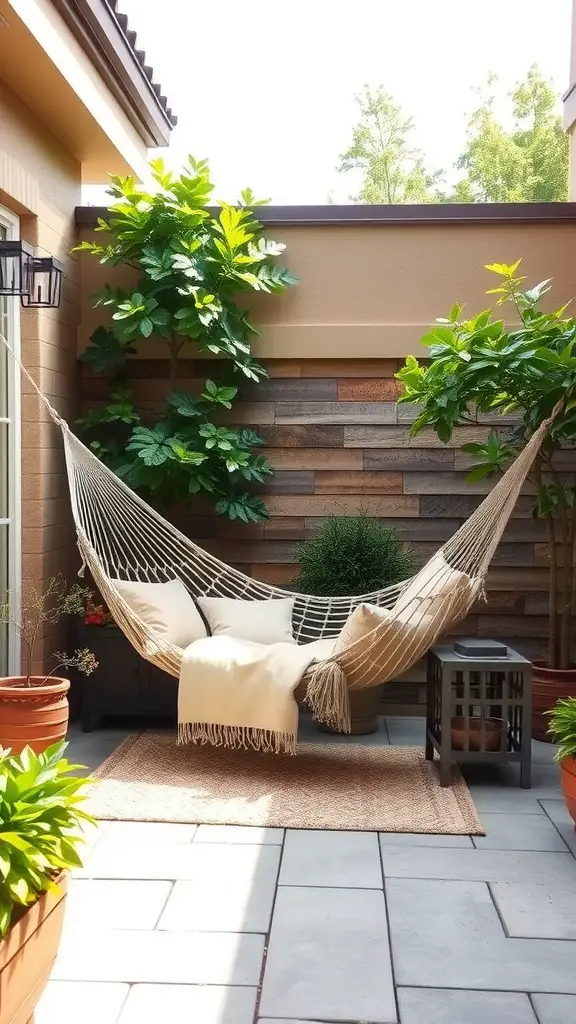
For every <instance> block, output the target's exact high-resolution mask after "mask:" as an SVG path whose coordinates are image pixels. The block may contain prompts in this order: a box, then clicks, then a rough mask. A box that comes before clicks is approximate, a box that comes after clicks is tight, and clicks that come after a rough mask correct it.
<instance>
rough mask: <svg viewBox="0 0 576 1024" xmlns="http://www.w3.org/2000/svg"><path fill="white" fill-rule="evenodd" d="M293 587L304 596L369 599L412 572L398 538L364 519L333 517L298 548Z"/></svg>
mask: <svg viewBox="0 0 576 1024" xmlns="http://www.w3.org/2000/svg"><path fill="white" fill-rule="evenodd" d="M298 560H299V562H300V572H299V574H298V576H297V578H296V580H295V586H296V587H297V589H298V590H299V591H300V592H301V593H304V594H314V595H316V596H318V597H333V596H337V595H338V594H350V595H358V594H369V593H371V592H372V591H373V590H379V589H381V588H382V587H387V586H392V584H394V583H399V582H400V581H401V580H404V579H407V578H409V577H410V576H412V575H413V574H414V572H415V571H416V560H415V557H414V554H413V552H412V551H410V550H405V549H404V548H402V545H401V542H400V540H399V538H398V534H397V533H396V531H395V530H391V529H389V528H387V527H385V526H382V525H381V524H380V522H379V521H378V520H377V519H370V518H369V517H368V516H364V515H362V516H333V517H331V518H330V519H327V520H326V522H325V523H323V525H322V526H321V527H320V529H319V530H318V532H317V533H316V534H315V536H313V537H311V538H310V539H309V540H307V541H305V542H304V543H303V544H301V545H300V547H299V550H298Z"/></svg>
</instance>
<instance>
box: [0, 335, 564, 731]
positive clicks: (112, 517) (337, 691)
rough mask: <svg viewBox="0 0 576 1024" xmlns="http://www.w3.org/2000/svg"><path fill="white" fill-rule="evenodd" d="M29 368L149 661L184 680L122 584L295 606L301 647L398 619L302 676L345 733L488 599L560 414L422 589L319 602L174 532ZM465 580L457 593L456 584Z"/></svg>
mask: <svg viewBox="0 0 576 1024" xmlns="http://www.w3.org/2000/svg"><path fill="white" fill-rule="evenodd" d="M0 338H1V335H0ZM2 340H3V339H2ZM7 347H8V346H7ZM9 351H11V350H10V349H9ZM20 365H21V369H22V370H23V372H24V373H25V375H26V376H27V377H28V379H29V380H30V383H31V384H32V386H33V387H34V389H35V391H36V392H37V393H38V395H39V397H40V398H41V400H42V402H43V403H44V405H45V406H46V408H47V410H48V412H49V414H50V416H51V417H52V419H53V420H54V422H55V423H56V424H57V425H58V426H59V427H60V429H61V431H62V435H63V440H64V449H65V455H66V466H67V473H68V481H69V486H70V498H71V504H72V513H73V517H74V522H75V526H76V532H77V536H78V547H79V550H80V553H81V555H82V558H83V561H84V564H85V565H86V566H87V567H88V568H89V569H90V572H91V574H92V576H93V579H94V582H95V583H96V585H97V586H98V588H99V590H100V592H101V594H102V597H103V598H104V599H105V601H106V603H107V605H108V607H109V609H110V611H111V613H112V615H113V617H114V619H115V621H116V623H117V624H118V626H119V627H120V629H121V630H122V631H123V632H124V634H125V635H126V637H127V638H128V640H129V641H130V643H131V644H132V645H133V646H134V647H135V649H136V650H137V651H138V652H139V654H141V655H142V657H143V658H145V659H146V660H148V661H150V662H152V663H153V664H154V665H156V666H157V667H158V668H160V669H163V670H164V671H165V672H168V673H169V674H170V675H172V676H174V677H176V678H179V674H180V666H181V662H182V655H183V651H182V649H181V648H178V647H176V646H174V644H172V643H170V642H168V641H167V640H166V639H165V638H164V637H163V636H161V635H160V634H158V633H157V632H155V631H154V630H153V629H151V628H150V626H148V625H147V624H146V623H145V622H144V621H142V619H140V618H138V617H137V616H136V615H135V613H134V611H133V610H132V609H131V608H130V606H129V605H128V604H127V603H126V601H125V600H124V598H123V597H122V596H121V595H120V593H119V592H118V590H117V589H116V588H115V586H114V583H113V580H114V579H120V580H132V581H139V582H142V583H146V582H148V583H163V582H167V581H169V580H174V579H179V580H181V581H182V583H183V584H184V585H185V586H186V587H187V589H188V590H189V592H190V593H191V594H192V596H195V597H198V596H206V597H228V598H230V597H231V598H236V599H240V600H245V601H261V600H270V599H271V598H282V597H284V598H286V597H290V598H293V599H294V613H293V629H294V636H295V638H296V640H297V642H298V643H301V644H303V643H309V642H311V641H314V640H318V639H322V638H327V637H337V636H338V634H339V633H340V631H341V630H342V628H343V627H344V625H345V624H346V621H347V619H348V617H349V615H350V614H351V612H352V611H353V609H354V608H355V607H356V606H357V605H359V604H361V603H364V602H365V603H369V604H372V605H377V606H378V607H380V608H382V609H390V610H391V611H390V613H389V614H388V615H384V616H383V617H382V621H381V622H379V624H378V625H377V626H376V627H375V628H374V629H373V630H372V631H371V632H369V633H368V634H367V635H365V636H364V637H363V638H362V639H360V640H358V641H357V642H355V643H352V644H350V645H349V646H347V647H346V648H345V649H344V650H341V651H339V653H338V654H333V655H331V656H330V657H329V658H326V659H325V660H323V661H321V662H319V663H314V664H312V665H311V666H310V668H309V669H308V671H307V673H306V675H305V676H304V678H303V681H302V684H301V687H300V688H299V689H300V692H301V693H304V692H305V695H306V701H307V703H308V705H309V706H310V708H311V710H312V711H313V713H314V714H315V716H316V717H317V718H318V719H319V720H320V721H324V722H327V723H328V724H329V725H332V726H333V727H334V728H337V729H339V730H341V731H349V729H350V705H349V692H350V691H354V690H359V689H363V688H365V687H368V686H376V685H378V684H380V683H386V682H388V681H390V680H392V679H394V678H395V677H397V676H399V675H401V674H402V673H403V672H405V671H407V669H409V668H410V667H411V666H412V665H414V664H415V662H417V661H418V660H419V659H420V658H421V657H422V656H423V655H424V654H425V653H426V652H427V650H428V649H429V648H430V647H431V646H433V645H434V644H435V643H436V642H437V640H438V639H439V638H440V637H441V636H442V635H443V634H445V633H447V632H448V631H449V630H450V628H451V627H452V626H453V625H454V624H455V623H456V622H458V621H459V620H460V619H463V618H464V617H465V616H466V614H467V613H468V611H469V609H470V607H471V606H472V604H473V603H474V601H476V600H477V599H478V598H479V597H481V596H483V594H484V580H485V577H486V573H487V570H488V566H489V564H490V561H491V559H492V556H493V554H494V551H495V550H496V547H497V546H498V543H499V540H500V538H501V536H502V533H503V531H504V529H505V526H506V524H507V522H508V520H509V518H510V515H511V514H512V511H513V509H514V506H515V504H516V500H517V498H518V495H519V493H520V491H521V489H522V485H523V484H524V481H525V479H526V476H527V474H528V472H529V470H530V467H531V465H532V463H533V460H534V458H535V456H536V454H537V452H538V449H539V448H540V445H541V443H542V440H543V438H544V436H545V434H546V431H547V429H548V426H549V425H550V423H551V422H552V419H553V418H554V416H555V414H556V411H557V410H556V409H555V410H554V412H553V413H552V416H551V417H550V419H549V420H547V421H546V422H544V423H542V425H541V426H540V427H539V428H538V430H537V431H536V432H535V434H534V435H533V436H532V438H531V439H530V441H529V442H528V443H527V445H526V446H525V448H524V449H523V451H522V452H521V453H520V455H519V456H518V457H517V459H516V460H515V462H514V463H513V464H512V465H511V466H510V467H509V469H508V470H507V471H506V473H504V475H503V476H502V477H501V478H500V480H499V481H498V483H497V484H496V485H495V486H494V488H493V489H492V491H491V492H490V494H489V495H488V496H487V497H486V498H485V499H484V500H483V501H482V503H481V504H480V505H479V506H478V508H477V509H476V510H475V511H474V512H473V513H472V515H471V516H470V518H469V519H468V520H467V521H466V522H465V523H464V524H463V526H461V527H460V529H459V530H458V531H457V532H456V533H455V534H454V536H453V537H452V538H451V539H450V540H449V541H447V543H446V544H444V545H443V547H441V548H440V550H439V552H437V553H436V554H435V555H434V556H433V557H432V558H431V559H430V560H429V561H428V562H427V563H426V565H425V566H424V567H423V569H421V570H420V572H419V573H417V574H416V575H415V576H414V577H413V578H412V579H411V580H406V581H404V582H402V583H399V584H396V585H394V586H391V587H386V588H385V589H383V590H378V591H376V592H374V593H370V594H363V595H361V596H349V597H313V596H309V595H306V594H296V595H294V594H293V593H291V592H289V591H286V590H283V589H281V588H279V587H273V586H269V585H268V584H265V583H260V582H259V581H258V580H254V579H251V578H250V577H248V576H246V575H245V574H244V573H242V572H240V571H239V570H238V569H235V568H233V567H232V566H229V565H226V564H225V563H224V562H221V561H220V560H219V559H218V558H216V557H215V556H214V555H211V554H209V553H208V552H207V551H205V550H203V549H202V548H201V547H199V546H198V545H197V544H195V543H194V542H193V541H192V540H190V539H189V538H188V537H186V536H185V535H184V534H183V533H181V532H180V531H179V530H178V529H176V527H174V526H173V525H172V524H171V523H169V522H167V520H165V519H164V518H163V517H162V516H161V515H160V514H159V513H158V512H156V511H155V509H153V508H151V507H150V506H149V505H148V504H147V503H146V502H145V501H143V500H142V498H140V497H139V496H138V495H137V494H135V493H134V492H133V491H132V490H131V489H130V488H129V487H128V486H127V485H126V484H125V483H124V482H123V481H122V480H120V479H119V478H118V477H117V476H116V475H115V474H114V473H113V472H112V471H111V470H110V469H108V467H107V466H105V465H104V464H103V463H102V462H101V461H100V460H99V459H98V458H97V457H96V456H95V455H94V454H93V453H92V452H91V451H90V450H89V449H88V448H87V447H86V446H85V445H84V444H83V443H82V442H81V441H80V440H79V439H78V438H77V437H76V436H75V435H74V434H73V433H72V431H71V430H70V427H69V426H68V424H67V423H66V422H65V421H64V420H63V419H62V418H61V417H60V416H59V414H58V413H57V412H56V410H55V409H54V408H53V407H52V406H51V404H50V403H49V401H48V399H47V398H46V396H45V395H44V394H43V393H42V392H41V391H40V389H39V388H38V386H37V385H36V383H35V382H34V380H33V379H32V377H30V374H28V372H27V370H26V369H25V368H24V367H23V366H22V364H20ZM461 574H462V575H461ZM455 578H457V581H458V585H456V586H453V585H451V584H452V583H454V580H455ZM462 582H464V583H465V586H462V585H461V584H462Z"/></svg>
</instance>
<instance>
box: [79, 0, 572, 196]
mask: <svg viewBox="0 0 576 1024" xmlns="http://www.w3.org/2000/svg"><path fill="white" fill-rule="evenodd" d="M571 6H572V4H571V0H546V2H545V0H351V2H350V0H346V2H345V0H287V2H285V3H281V2H277V0H276V2H275V0H209V2H208V3H204V4H203V3H198V2H197V0H121V3H120V9H121V10H122V11H124V12H125V13H126V14H127V15H128V18H129V22H130V27H131V28H133V29H134V30H135V31H136V32H137V33H138V47H139V48H141V49H144V50H145V51H146V57H147V62H148V63H149V64H152V65H153V67H154V76H155V80H156V81H157V82H160V83H161V85H162V90H163V92H164V93H165V94H166V95H167V96H168V98H169V102H170V104H171V105H172V108H173V109H174V111H175V112H176V113H177V114H178V119H179V121H178V127H177V128H176V129H175V131H174V132H173V139H172V144H171V147H170V150H171V152H170V155H169V157H168V159H169V162H170V163H171V164H174V165H175V166H176V167H177V166H178V165H179V164H180V162H181V160H182V158H183V157H184V156H185V155H186V154H187V153H188V152H192V153H193V154H194V155H195V156H197V157H207V158H208V159H209V161H210V166H211V170H212V179H213V180H214V182H215V184H216V186H217V188H216V196H217V197H221V198H223V199H227V200H229V201H230V200H234V199H235V198H236V196H237V194H238V192H239V190H240V189H241V188H243V187H245V186H246V185H250V186H251V187H252V188H253V190H254V192H255V193H256V194H257V195H258V196H261V197H268V198H270V199H271V200H272V201H273V202H274V203H324V202H326V200H327V196H328V194H329V193H332V195H333V199H334V201H336V202H346V201H347V200H348V195H349V193H350V191H353V189H354V183H353V181H352V180H351V178H350V176H346V175H341V174H338V173H337V172H336V170H335V167H336V165H337V163H338V157H339V154H340V153H341V152H342V151H343V150H344V149H345V148H346V146H347V145H348V144H349V141H350V135H351V128H352V126H353V124H354V123H355V121H356V120H357V113H356V110H357V108H356V106H355V103H354V93H355V92H357V91H358V90H359V89H361V87H362V86H363V84H364V83H369V84H371V85H374V86H377V85H379V84H382V85H383V86H384V88H385V89H386V90H387V91H388V92H391V93H392V94H393V96H394V97H395V99H396V101H397V102H399V103H400V104H401V105H402V107H403V108H404V110H405V112H406V114H410V115H412V116H413V117H414V120H415V123H416V127H417V135H415V137H414V141H415V143H416V144H417V145H419V146H420V147H421V148H422V149H423V150H424V151H425V153H426V156H427V162H428V163H429V164H430V165H431V166H436V167H438V166H441V167H444V168H446V169H448V170H449V169H450V167H451V165H453V163H454V160H455V159H456V158H457V156H458V154H459V152H460V151H461V149H462V146H463V141H464V137H465V126H466V118H467V114H468V113H469V112H470V110H471V108H472V106H473V103H474V97H473V96H472V94H471V91H470V87H471V86H473V85H480V84H482V83H483V82H484V81H485V80H486V77H487V75H488V72H489V71H490V70H492V71H494V72H496V73H497V74H498V75H499V76H500V77H501V79H502V84H503V87H504V88H505V89H506V91H508V90H509V89H510V88H512V86H513V85H514V82H515V81H516V80H517V79H518V78H520V77H523V75H524V74H525V72H526V70H527V68H528V66H529V65H530V64H531V63H532V62H536V63H538V64H539V66H540V68H541V69H542V71H543V72H544V74H545V75H546V76H547V77H550V78H553V80H554V84H555V86H556V88H557V90H558V92H559V93H560V92H563V91H564V90H565V89H566V88H567V87H568V85H569V80H568V79H569V60H570V56H569V50H570V13H571ZM90 201H94V199H92V197H91V200H90Z"/></svg>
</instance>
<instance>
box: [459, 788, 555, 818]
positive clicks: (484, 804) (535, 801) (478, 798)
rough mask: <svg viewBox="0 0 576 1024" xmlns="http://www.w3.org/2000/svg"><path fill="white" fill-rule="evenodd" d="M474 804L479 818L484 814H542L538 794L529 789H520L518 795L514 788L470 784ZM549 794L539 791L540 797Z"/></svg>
mask: <svg viewBox="0 0 576 1024" xmlns="http://www.w3.org/2000/svg"><path fill="white" fill-rule="evenodd" d="M469 789H470V793H471V795H472V799H473V801H474V806H475V807H476V810H477V811H478V813H479V815H480V818H483V816H484V815H485V814H543V813H544V812H543V810H542V807H541V806H540V803H539V796H538V794H537V793H535V792H534V791H533V790H531V789H526V790H522V791H521V792H522V794H524V795H519V793H518V792H516V790H514V789H508V788H505V789H500V788H499V787H498V786H497V785H495V786H490V787H485V786H484V787H482V788H481V789H480V788H479V787H474V786H470V787H469ZM547 795H549V794H547V793H540V798H542V797H545V796H547Z"/></svg>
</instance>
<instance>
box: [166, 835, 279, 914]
mask: <svg viewBox="0 0 576 1024" xmlns="http://www.w3.org/2000/svg"><path fill="white" fill-rule="evenodd" d="M279 863H280V847H279V846H262V847H260V849H259V856H258V858H257V859H256V858H255V859H254V869H253V872H252V873H247V872H246V871H244V872H243V873H242V872H239V873H238V874H237V875H234V874H229V875H226V876H224V877H222V876H221V874H220V873H219V872H214V873H211V874H210V875H209V876H207V877H204V878H199V879H198V880H196V881H193V882H176V883H175V885H174V888H173V889H172V892H171V893H170V898H169V899H168V902H167V904H166V907H165V909H164V912H163V914H162V917H161V918H160V921H159V924H158V927H159V928H165V929H167V930H169V931H198V932H203V931H206V932H260V933H264V932H267V931H268V929H269V927H270V917H271V914H272V905H273V903H274V892H275V889H276V879H277V878H278V865H279Z"/></svg>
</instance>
